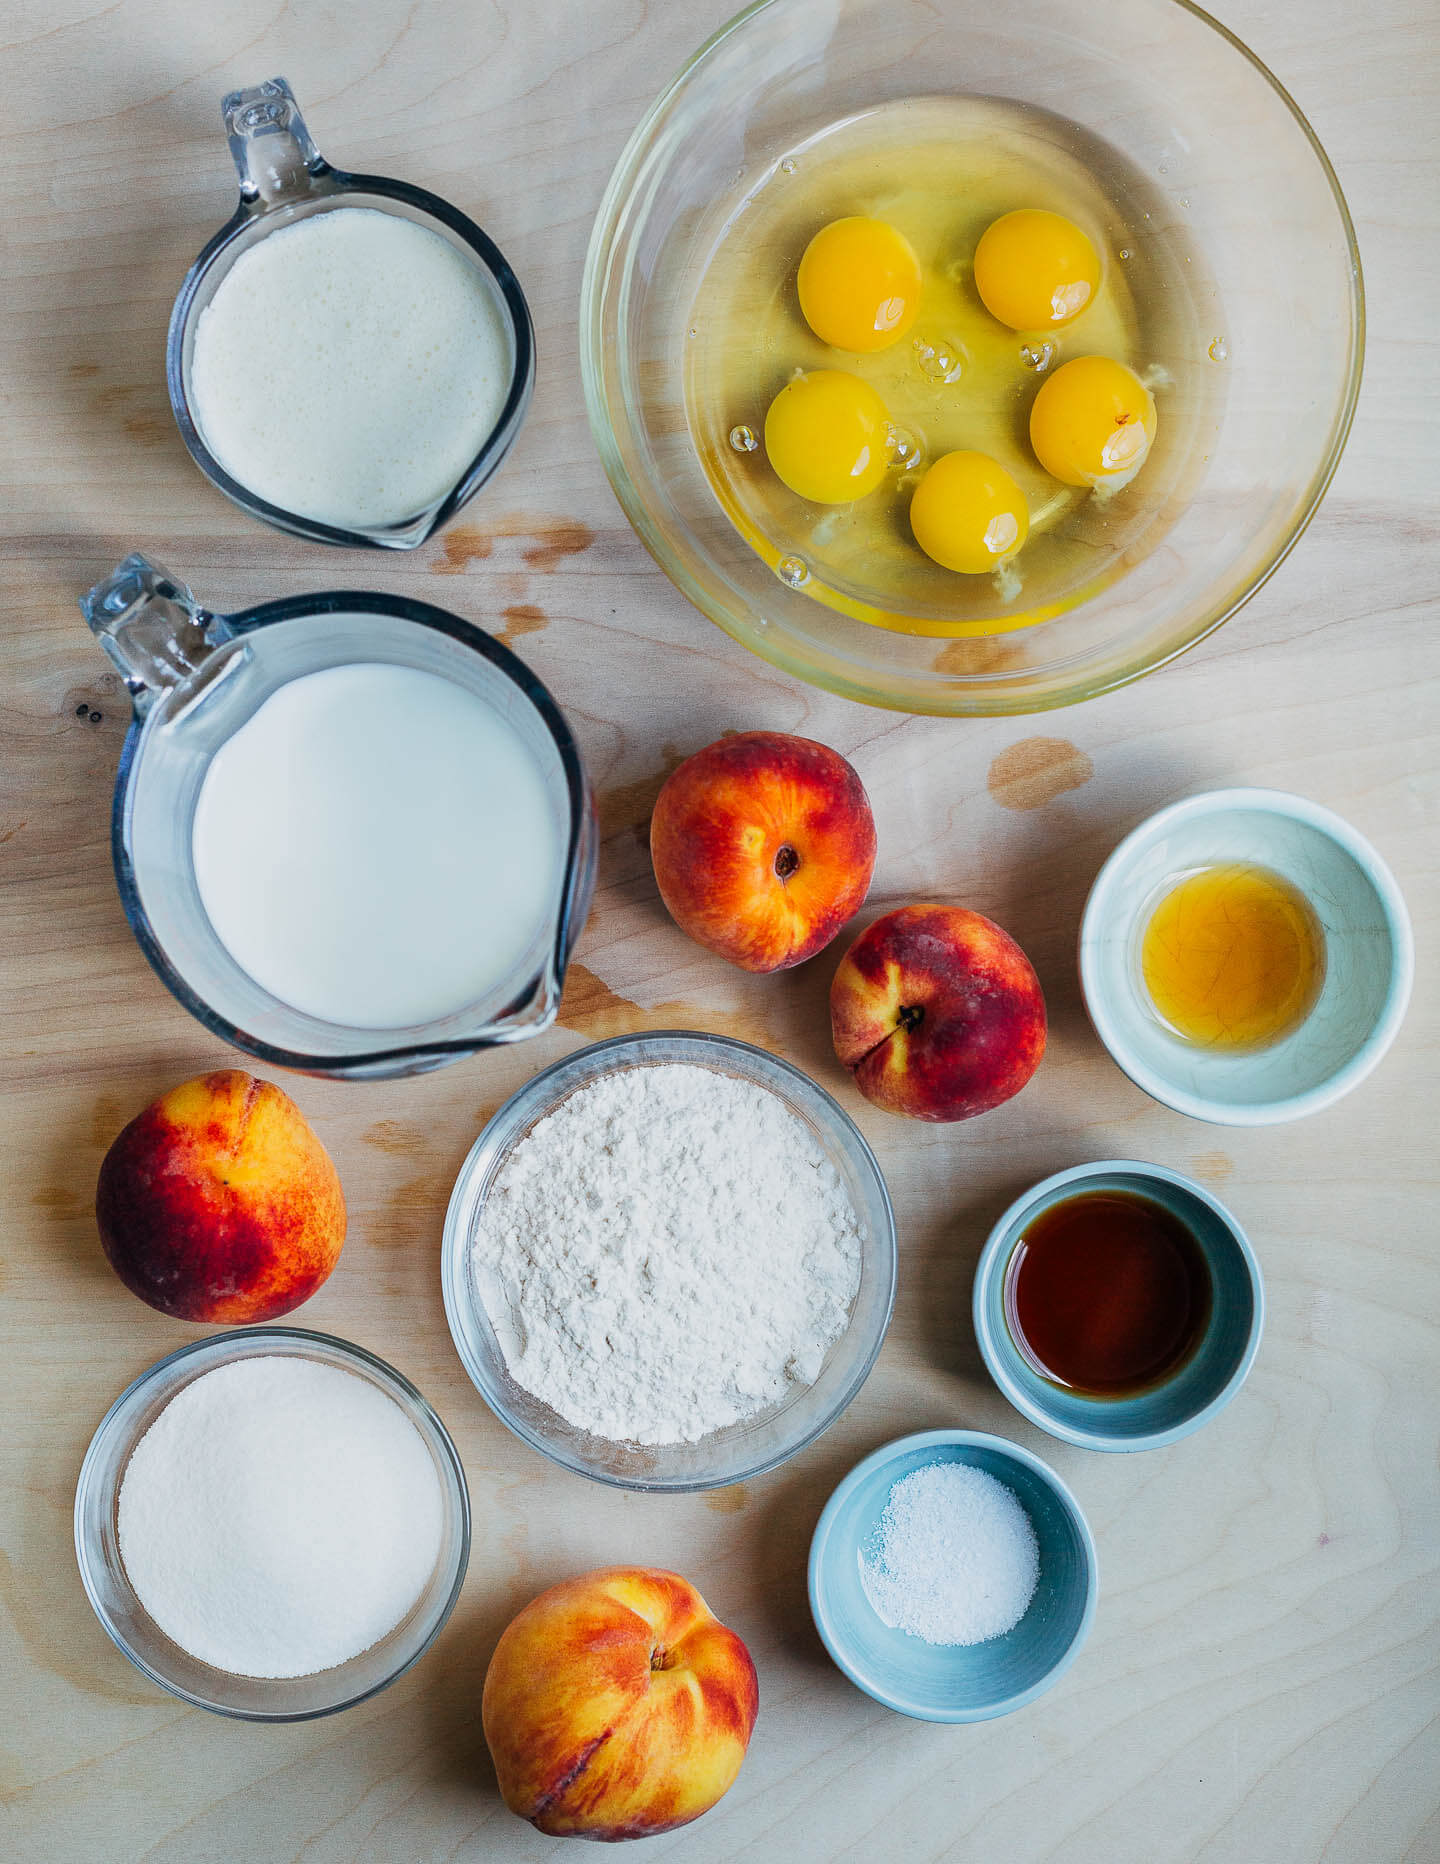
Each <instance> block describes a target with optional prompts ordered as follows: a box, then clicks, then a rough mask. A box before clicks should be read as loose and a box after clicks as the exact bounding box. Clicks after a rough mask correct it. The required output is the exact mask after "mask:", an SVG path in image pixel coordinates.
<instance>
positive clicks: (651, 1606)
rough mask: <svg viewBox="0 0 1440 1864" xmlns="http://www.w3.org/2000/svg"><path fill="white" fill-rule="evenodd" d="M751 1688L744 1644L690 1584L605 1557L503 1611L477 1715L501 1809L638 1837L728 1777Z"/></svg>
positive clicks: (694, 1808) (749, 1724)
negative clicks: (507, 1614)
mask: <svg viewBox="0 0 1440 1864" xmlns="http://www.w3.org/2000/svg"><path fill="white" fill-rule="evenodd" d="M758 1700H759V1699H758V1694H757V1689H756V1682H755V1666H754V1664H753V1663H752V1662H751V1661H750V1653H749V1651H748V1650H746V1648H745V1646H744V1644H743V1643H742V1642H741V1641H740V1639H739V1638H738V1637H737V1636H736V1635H735V1633H734V1632H733V1631H728V1630H727V1629H726V1628H725V1626H724V1625H722V1624H721V1623H720V1621H719V1620H718V1619H717V1618H716V1617H715V1616H714V1614H713V1613H712V1612H711V1610H710V1608H709V1606H707V1605H706V1603H705V1601H704V1599H702V1598H701V1596H700V1594H699V1593H698V1592H697V1591H696V1590H695V1588H694V1587H693V1586H692V1585H690V1584H689V1583H688V1582H687V1581H686V1580H683V1579H682V1578H681V1577H680V1576H679V1574H678V1573H666V1572H661V1571H659V1570H658V1569H657V1568H654V1567H645V1566H607V1567H601V1568H600V1569H599V1570H598V1571H596V1572H593V1573H582V1574H580V1575H579V1577H578V1578H575V1579H567V1580H565V1581H564V1582H563V1583H562V1584H560V1585H558V1586H552V1587H551V1588H550V1590H549V1591H548V1592H542V1593H541V1594H540V1596H539V1598H536V1599H532V1600H531V1601H530V1603H529V1604H528V1605H527V1606H526V1607H525V1609H524V1610H523V1611H522V1612H521V1613H520V1614H519V1616H518V1617H516V1618H515V1619H513V1620H512V1621H511V1623H510V1625H509V1626H508V1628H507V1629H506V1631H505V1633H504V1635H503V1636H502V1637H501V1639H500V1642H499V1644H498V1645H497V1646H496V1647H495V1654H494V1656H493V1657H492V1658H491V1659H490V1667H489V1669H488V1670H487V1671H486V1673H485V1689H484V1694H483V1696H482V1699H481V1717H482V1721H483V1723H484V1728H485V1739H486V1741H488V1742H489V1744H490V1753H491V1756H492V1758H493V1759H494V1762H495V1772H496V1776H497V1778H498V1779H499V1782H500V1791H501V1793H502V1795H503V1796H504V1800H505V1804H506V1805H507V1806H508V1807H509V1808H510V1810H511V1811H512V1812H518V1813H519V1815H520V1817H521V1818H522V1819H528V1820H529V1821H530V1823H531V1824H532V1825H533V1826H535V1827H536V1828H537V1830H539V1831H542V1832H546V1833H548V1834H549V1835H550V1836H552V1837H557V1838H559V1837H583V1838H608V1839H615V1838H646V1837H650V1836H651V1835H653V1834H654V1833H656V1832H668V1831H672V1830H673V1829H674V1828H675V1827H676V1826H677V1825H688V1824H689V1822H690V1821H691V1820H692V1819H698V1818H699V1816H700V1814H701V1813H702V1812H708V1811H709V1810H710V1808H711V1806H713V1805H714V1804H715V1802H716V1800H717V1799H719V1798H720V1796H721V1794H722V1793H724V1792H726V1791H727V1790H728V1788H729V1787H730V1785H731V1784H732V1783H733V1781H734V1779H735V1776H736V1774H737V1773H738V1772H739V1771H740V1763H741V1761H743V1760H744V1758H745V1749H746V1747H747V1746H748V1745H749V1741H750V1731H751V1729H752V1728H753V1727H754V1725H755V1713H756V1709H757V1707H758Z"/></svg>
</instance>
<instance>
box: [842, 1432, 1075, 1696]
mask: <svg viewBox="0 0 1440 1864" xmlns="http://www.w3.org/2000/svg"><path fill="white" fill-rule="evenodd" d="M956 1446H958V1447H960V1448H965V1449H983V1450H990V1451H993V1452H995V1453H997V1454H999V1455H1001V1456H1004V1457H1008V1458H1009V1459H1010V1460H1011V1461H1012V1462H1015V1463H1019V1464H1020V1465H1021V1466H1022V1467H1023V1468H1025V1469H1028V1470H1030V1471H1031V1472H1032V1473H1033V1474H1034V1475H1037V1476H1038V1477H1039V1478H1040V1480H1041V1481H1042V1482H1043V1483H1044V1484H1045V1485H1046V1487H1047V1488H1049V1489H1050V1490H1051V1492H1052V1493H1053V1494H1054V1496H1055V1498H1056V1500H1057V1501H1058V1502H1059V1503H1060V1505H1061V1507H1062V1508H1063V1509H1064V1510H1065V1513H1066V1514H1067V1515H1068V1516H1069V1518H1070V1520H1071V1521H1072V1522H1073V1524H1074V1526H1075V1528H1076V1530H1077V1533H1078V1536H1079V1540H1080V1546H1081V1553H1082V1559H1083V1563H1084V1567H1085V1603H1084V1606H1083V1608H1082V1611H1081V1615H1080V1623H1079V1624H1078V1625H1077V1627H1076V1629H1075V1634H1074V1636H1073V1637H1072V1638H1071V1640H1070V1642H1069V1644H1067V1645H1066V1647H1065V1649H1064V1651H1062V1652H1061V1654H1060V1656H1059V1657H1058V1658H1057V1659H1056V1661H1055V1662H1054V1663H1053V1664H1052V1665H1051V1667H1050V1668H1049V1669H1048V1670H1047V1671H1046V1672H1045V1674H1044V1675H1043V1676H1041V1677H1039V1678H1037V1679H1036V1681H1035V1682H1033V1683H1031V1684H1030V1685H1029V1686H1028V1687H1027V1688H1025V1689H1021V1690H1016V1691H1015V1692H1014V1694H1013V1695H1009V1696H1006V1697H1004V1698H1002V1699H1001V1700H1000V1701H998V1702H996V1703H994V1704H992V1705H990V1706H987V1707H984V1708H978V1709H977V1708H950V1709H937V1708H934V1707H928V1708H927V1707H922V1706H921V1704H920V1703H919V1701H918V1700H917V1699H916V1698H915V1697H914V1696H908V1697H907V1696H903V1695H901V1694H899V1693H897V1692H895V1691H893V1690H888V1689H884V1688H882V1687H880V1686H879V1685H877V1684H875V1683H873V1682H871V1681H870V1680H868V1679H867V1678H866V1677H865V1676H864V1675H863V1674H862V1673H861V1671H860V1670H859V1668H858V1667H857V1665H856V1664H855V1662H854V1661H853V1660H852V1658H851V1657H850V1655H849V1653H848V1651H847V1650H846V1649H845V1647H844V1645H843V1644H842V1643H841V1642H840V1640H839V1638H838V1637H837V1635H836V1631H835V1627H834V1625H833V1623H832V1622H831V1619H830V1615H829V1612H828V1609H827V1606H826V1583H825V1575H826V1565H827V1560H828V1558H829V1547H830V1540H831V1535H832V1533H833V1532H834V1529H835V1525H836V1523H837V1521H838V1520H839V1518H840V1515H841V1514H842V1512H843V1511H844V1510H845V1508H846V1506H847V1505H848V1503H849V1501H850V1498H851V1497H852V1496H853V1495H854V1493H855V1491H856V1489H858V1488H859V1486H860V1484H861V1483H862V1482H863V1481H865V1480H866V1479H867V1478H868V1477H869V1476H870V1475H872V1474H873V1473H874V1472H875V1471H877V1470H879V1469H883V1468H884V1467H885V1465H886V1464H888V1463H892V1462H896V1461H898V1460H899V1459H900V1458H901V1457H902V1456H909V1455H910V1454H912V1453H913V1452H914V1451H916V1450H923V1449H932V1448H933V1449H942V1448H949V1447H956ZM939 1460H944V1459H939ZM806 1577H807V1585H808V1590H809V1594H810V1616H811V1618H812V1619H813V1620H814V1622H815V1629H816V1631H817V1632H818V1633H819V1635H820V1641H821V1643H822V1644H824V1646H825V1648H826V1650H827V1651H828V1652H829V1654H830V1657H831V1659H832V1661H833V1662H834V1664H835V1666H836V1668H837V1669H839V1670H840V1671H841V1673H842V1674H843V1675H845V1676H847V1677H848V1678H849V1679H850V1681H851V1682H852V1683H853V1684H854V1685H855V1687H856V1688H857V1689H861V1690H863V1691H864V1692H865V1694H866V1695H867V1696H869V1697H871V1699H872V1700H873V1701H875V1702H878V1703H880V1704H882V1705H883V1706H884V1707H885V1708H887V1709H894V1710H896V1711H897V1712H898V1713H899V1714H901V1715H909V1716H911V1717H913V1718H914V1719H915V1720H916V1721H922V1722H946V1723H955V1722H988V1721H994V1720H995V1719H996V1718H997V1717H998V1716H1001V1715H1010V1714H1013V1713H1014V1711H1015V1710H1016V1709H1023V1708H1024V1707H1025V1706H1026V1704H1027V1703H1030V1702H1033V1701H1034V1700H1035V1698H1036V1697H1037V1696H1043V1695H1044V1694H1045V1692H1046V1690H1048V1689H1051V1688H1053V1687H1054V1685H1055V1684H1056V1683H1058V1682H1059V1680H1060V1678H1061V1677H1062V1676H1063V1675H1064V1674H1065V1672H1066V1671H1067V1670H1068V1669H1069V1668H1070V1666H1071V1665H1072V1664H1073V1663H1074V1661H1075V1659H1076V1658H1077V1657H1078V1656H1079V1655H1080V1651H1081V1649H1082V1647H1083V1645H1084V1643H1085V1640H1086V1639H1087V1638H1088V1637H1089V1635H1090V1628H1091V1626H1092V1625H1093V1623H1094V1622H1095V1608H1096V1604H1097V1601H1098V1599H1099V1595H1100V1561H1099V1556H1098V1554H1097V1552H1096V1549H1095V1536H1094V1535H1093V1534H1092V1533H1091V1531H1090V1523H1089V1522H1088V1521H1087V1520H1086V1518H1085V1512H1084V1510H1083V1509H1082V1508H1081V1506H1080V1504H1079V1502H1078V1501H1076V1499H1075V1496H1074V1494H1073V1493H1072V1492H1071V1490H1070V1488H1069V1486H1068V1484H1067V1483H1065V1482H1064V1481H1063V1480H1062V1479H1061V1477H1060V1476H1058V1475H1057V1474H1056V1472H1055V1471H1054V1470H1053V1469H1052V1468H1051V1467H1050V1465H1049V1464H1048V1463H1047V1462H1045V1461H1044V1460H1043V1459H1042V1458H1041V1457H1038V1456H1036V1454H1035V1453H1034V1451H1033V1450H1027V1449H1026V1448H1025V1447H1024V1445H1023V1444H1019V1443H1013V1442H1012V1441H1011V1440H1010V1439H1009V1438H1008V1437H997V1436H995V1435H994V1434H993V1433H992V1432H990V1431H985V1430H961V1429H958V1428H957V1429H943V1430H918V1431H913V1432H911V1433H910V1435H908V1436H905V1437H895V1438H892V1439H891V1441H890V1442H889V1443H883V1444H881V1446H880V1448H879V1449H878V1450H872V1451H871V1452H870V1454H869V1455H868V1456H866V1457H864V1458H862V1459H861V1461H860V1462H858V1463H857V1464H856V1465H855V1467H854V1468H853V1469H852V1470H851V1471H850V1472H849V1474H848V1475H846V1476H844V1477H842V1478H841V1480H840V1481H839V1482H838V1483H837V1484H836V1486H835V1488H834V1490H833V1491H832V1492H831V1495H830V1498H829V1500H828V1501H827V1502H826V1504H825V1506H824V1508H823V1509H822V1510H821V1512H820V1519H819V1520H818V1521H817V1522H816V1523H815V1531H814V1533H813V1534H812V1535H811V1537H810V1558H809V1563H808V1567H807V1575H806Z"/></svg>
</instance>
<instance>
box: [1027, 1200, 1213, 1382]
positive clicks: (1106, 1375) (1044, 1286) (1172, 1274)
mask: <svg viewBox="0 0 1440 1864" xmlns="http://www.w3.org/2000/svg"><path fill="white" fill-rule="evenodd" d="M1210 1300H1211V1288H1210V1271H1209V1268H1208V1266H1207V1264H1206V1261H1205V1256H1204V1253H1203V1251H1202V1250H1201V1248H1200V1245H1199V1244H1198V1243H1197V1242H1196V1240H1195V1238H1194V1236H1192V1235H1191V1233H1190V1231H1189V1230H1188V1229H1187V1228H1186V1227H1185V1225H1184V1224H1183V1223H1182V1222H1181V1221H1180V1219H1179V1218H1178V1217H1176V1216H1174V1215H1173V1214H1172V1213H1171V1212H1170V1211H1168V1210H1167V1209H1166V1208H1165V1207H1164V1205H1163V1204H1158V1203H1156V1202H1154V1201H1153V1200H1152V1199H1151V1198H1148V1197H1141V1196H1139V1195H1137V1194H1136V1193H1133V1192H1129V1191H1082V1192H1080V1193H1079V1194H1078V1195H1076V1196H1075V1197H1070V1198H1066V1199H1064V1200H1063V1201H1062V1202H1061V1203H1058V1204H1052V1205H1051V1206H1050V1208H1049V1209H1048V1210H1044V1211H1042V1212H1041V1213H1040V1215H1039V1216H1038V1217H1036V1218H1035V1219H1034V1221H1033V1222H1032V1223H1030V1224H1029V1225H1028V1226H1027V1228H1026V1229H1025V1231H1024V1233H1023V1234H1022V1236H1021V1238H1020V1241H1019V1243H1018V1244H1017V1245H1016V1248H1015V1251H1014V1253H1013V1254H1012V1255H1011V1258H1010V1266H1009V1269H1008V1271H1007V1273H1006V1278H1005V1315H1006V1319H1007V1321H1008V1323H1009V1326H1010V1331H1011V1333H1012V1335H1013V1336H1014V1339H1015V1343H1016V1345H1017V1346H1018V1347H1019V1348H1020V1350H1021V1352H1022V1353H1023V1354H1024V1355H1025V1357H1026V1358H1027V1359H1028V1360H1029V1361H1030V1362H1031V1363H1032V1365H1034V1367H1035V1368H1036V1370H1037V1371H1039V1372H1041V1373H1043V1374H1044V1376H1045V1377H1046V1378H1048V1379H1052V1380H1053V1381H1054V1382H1055V1383H1056V1384H1057V1385H1064V1386H1066V1387H1068V1388H1069V1389H1070V1390H1072V1391H1075V1392H1078V1393H1082V1394H1085V1395H1088V1396H1091V1397H1099V1398H1128V1397H1130V1396H1132V1395H1133V1394H1135V1393H1137V1392H1142V1391H1145V1390H1147V1389H1148V1388H1149V1387H1151V1386H1153V1385H1157V1384H1158V1383H1159V1382H1160V1381H1161V1380H1162V1379H1164V1378H1166V1377H1168V1376H1169V1375H1170V1374H1171V1373H1172V1372H1174V1371H1175V1370H1176V1369H1177V1368H1178V1367H1179V1366H1181V1365H1182V1364H1183V1363H1184V1362H1185V1360H1186V1359H1187V1358H1188V1357H1189V1356H1190V1354H1191V1353H1192V1352H1193V1351H1194V1349H1195V1347H1196V1345H1197V1344H1198V1342H1199V1340H1200V1337H1201V1335H1202V1334H1203V1333H1204V1331H1205V1327H1206V1324H1207V1322H1208V1320H1209V1318H1210Z"/></svg>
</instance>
